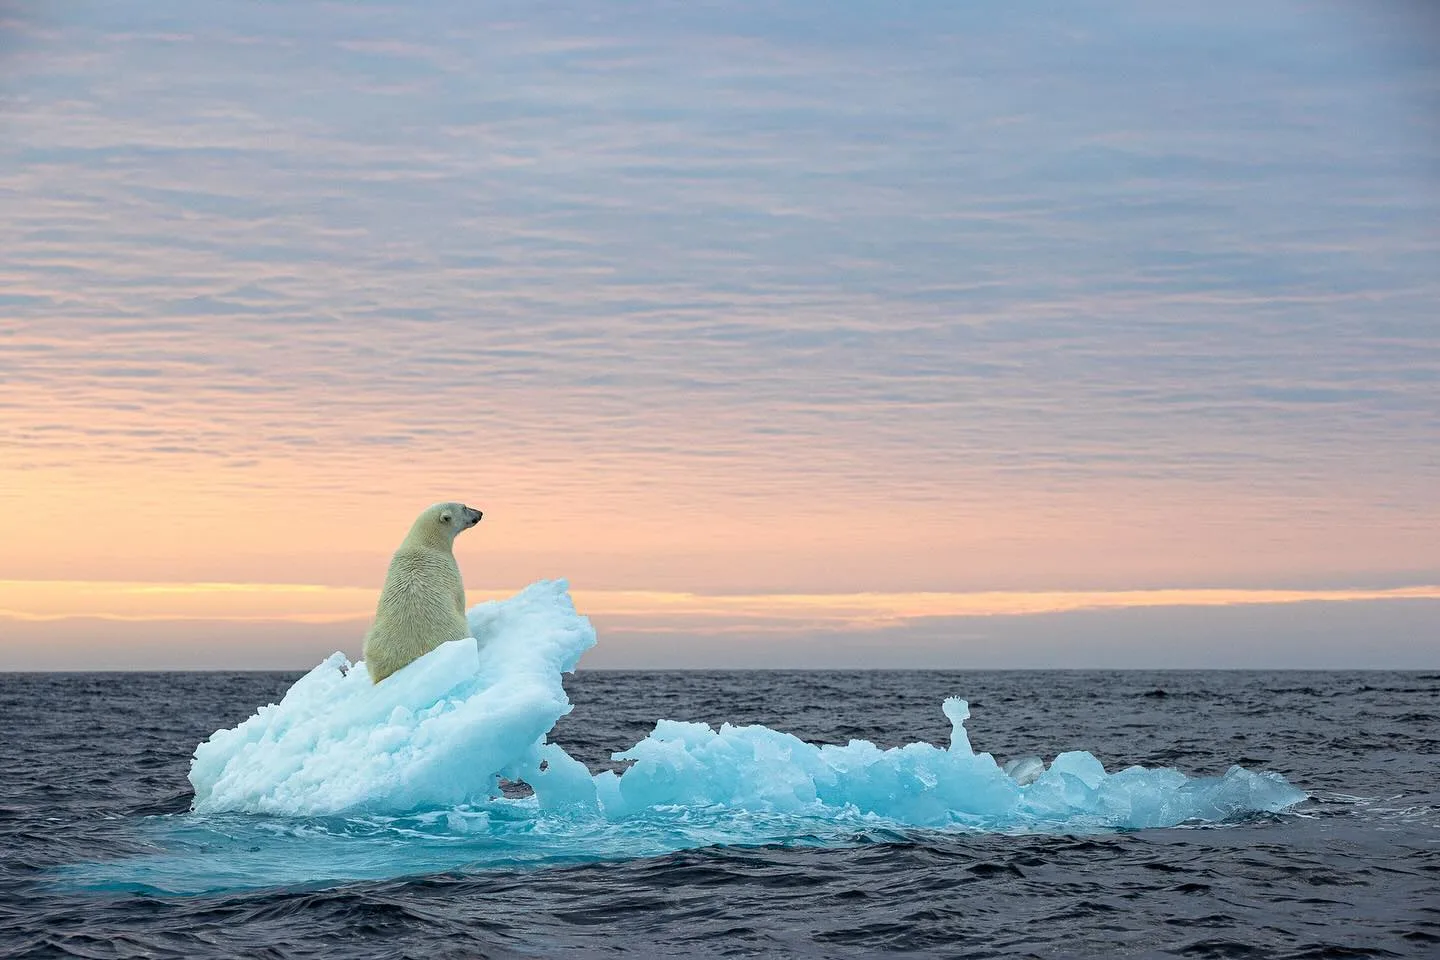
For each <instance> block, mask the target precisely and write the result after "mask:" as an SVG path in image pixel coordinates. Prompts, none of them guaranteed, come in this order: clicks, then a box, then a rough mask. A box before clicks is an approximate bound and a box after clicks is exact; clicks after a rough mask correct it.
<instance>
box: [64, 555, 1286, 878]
mask: <svg viewBox="0 0 1440 960" xmlns="http://www.w3.org/2000/svg"><path fill="white" fill-rule="evenodd" d="M469 624H470V630H471V637H469V638H467V639H464V640H456V641H453V642H451V643H446V644H444V645H442V646H440V647H439V648H437V649H435V650H434V651H432V652H431V653H429V654H427V655H426V656H424V657H422V658H420V659H419V660H417V661H415V662H414V663H412V664H410V665H409V666H407V667H406V668H404V669H403V670H401V671H399V672H398V673H396V674H394V675H393V676H391V677H390V678H388V679H387V680H385V681H384V682H383V683H381V684H378V685H375V684H372V683H371V682H370V679H369V676H368V675H367V673H366V671H365V670H364V669H363V667H362V666H361V665H360V664H355V665H351V664H350V663H349V662H348V661H347V660H346V659H345V657H344V656H343V655H342V654H339V653H336V654H334V655H332V656H331V657H329V658H328V659H326V660H325V661H324V662H323V663H321V664H320V665H319V666H317V667H316V668H315V669H313V670H311V671H310V672H309V673H308V674H306V675H305V676H304V677H302V678H301V679H300V680H298V681H296V683H295V684H294V685H293V686H292V687H291V688H290V690H289V691H288V692H287V693H286V695H285V697H284V698H283V699H282V700H281V701H280V702H279V703H278V704H271V705H269V706H265V707H261V708H260V709H259V710H258V711H256V713H255V715H254V716H252V717H250V718H249V719H248V720H246V721H245V722H243V723H241V724H240V725H239V726H237V727H234V728H233V729H228V730H220V731H218V732H216V733H215V734H214V735H213V736H211V737H210V738H209V739H208V740H207V741H205V742H204V743H202V744H200V745H199V746H198V747H197V748H196V750H195V758H194V761H193V763H192V765H191V770H190V781H191V783H192V785H193V786H194V790H195V800H194V807H193V811H192V812H191V813H190V814H187V815H184V816H179V817H169V818H155V822H154V823H152V824H150V825H149V827H148V829H149V830H150V834H151V835H150V837H149V839H150V841H151V842H152V843H154V844H156V845H157V846H159V847H161V848H162V851H163V852H161V853H158V854H156V855H154V856H149V857H141V858H135V859H132V860H128V861H119V862H112V863H110V864H96V865H91V866H90V867H89V868H83V869H78V870H77V871H74V872H73V873H72V877H71V879H72V880H74V881H78V882H80V883H81V884H82V885H87V886H101V887H111V888H114V887H119V888H140V889H149V890H156V891H164V892H173V893H198V892H204V891H207V890H215V889H225V888H230V887H252V886H270V885H294V884H307V883H313V882H323V881H331V880H344V879H360V878H371V877H381V876H396V875H404V874H416V873H426V872H435V871H439V870H448V869H455V868H460V867H465V868H476V867H486V866H513V865H525V864H547V863H549V864H553V863H573V862H586V861H595V860H602V859H615V858H624V857H642V856H652V855H658V854H662V853H667V852H671V851H674V850H679V849H686V848H693V847H699V846H709V845H716V844H727V845H730V844H760V843H796V844H807V845H808V844H820V845H825V844H836V843H854V842H857V841H863V840H865V839H885V838H893V837H895V836H900V835H904V834H905V833H906V832H907V831H914V830H917V829H924V830H942V831H971V832H973V831H991V832H1011V833H1013V832H1035V831H1043V832H1068V833H1073V832H1089V831H1094V830H1104V829H1127V828H1140V827H1163V826H1175V825H1178V824H1183V823H1198V822H1223V821H1226V820H1232V819H1236V818H1239V817H1244V816H1247V815H1251V814H1256V813H1277V812H1280V811H1283V810H1285V809H1286V808H1288V807H1290V806H1292V805H1294V804H1296V803H1298V802H1299V801H1301V800H1304V799H1305V796H1306V795H1305V794H1304V793H1302V792H1301V791H1300V790H1297V789H1296V788H1295V787H1293V786H1291V785H1290V784H1289V783H1288V782H1286V781H1285V779H1284V778H1283V777H1281V776H1280V775H1278V774H1275V773H1255V772H1251V771H1249V770H1245V769H1243V768H1241V767H1231V768H1230V769H1229V770H1228V771H1226V773H1225V774H1224V775H1223V776H1219V777H1200V778H1190V777H1187V776H1185V775H1184V774H1182V773H1180V772H1179V771H1177V770H1173V769H1168V768H1161V769H1147V768H1143V767H1138V766H1135V767H1128V768H1126V769H1123V770H1118V771H1115V772H1109V771H1106V770H1105V768H1104V766H1103V765H1102V764H1101V762H1100V761H1099V760H1098V759H1096V758H1095V757H1094V756H1092V755H1091V754H1089V753H1084V752H1070V753H1062V754H1060V755H1059V756H1057V757H1055V758H1054V759H1053V760H1052V761H1050V762H1049V763H1048V764H1046V763H1044V762H1043V761H1042V760H1041V759H1040V758H1038V757H1028V758H1024V759H1022V760H1018V761H1012V762H1011V763H1009V764H1006V765H1005V766H1004V767H1002V766H1001V765H999V764H997V763H996V761H995V759H994V758H993V757H992V756H991V755H990V754H988V753H976V752H975V751H974V749H973V748H972V747H971V745H970V741H969V738H968V736H967V735H966V732H965V720H966V719H967V717H968V716H969V707H968V705H967V704H966V702H965V701H964V700H961V699H958V698H951V699H948V700H946V701H945V702H944V704H943V705H942V709H943V710H944V713H945V715H946V717H947V718H948V719H949V721H950V724H951V736H950V743H949V745H948V746H943V747H942V746H936V745H932V744H929V743H911V744H907V745H905V746H903V747H896V748H892V749H881V748H879V747H877V746H875V745H874V744H872V743H869V742H867V741H864V740H852V741H850V742H849V743H848V744H845V745H843V746H839V745H831V744H826V745H816V744H812V743H807V742H805V741H804V740H801V739H799V738H798V737H795V736H793V735H791V734H788V733H784V732H781V731H778V730H771V729H769V728H768V727H763V726H739V727H737V726H732V725H731V724H728V723H726V724H722V725H721V726H720V727H719V728H718V729H717V728H714V727H711V726H709V725H707V724H703V723H687V722H683V721H677V720H661V721H659V722H658V723H657V724H656V726H655V729H654V731H653V732H652V733H651V734H650V735H649V736H648V737H646V738H645V739H643V740H641V741H640V742H639V743H637V744H635V745H634V746H631V747H629V748H628V749H626V750H623V751H621V752H620V753H617V754H615V755H614V759H616V760H626V761H631V762H632V763H631V765H630V767H629V768H628V769H627V770H625V772H624V773H623V774H616V773H614V772H612V771H605V772H602V773H600V774H598V775H592V774H591V772H590V771H589V770H588V769H587V768H586V767H585V766H584V764H582V763H580V762H579V761H577V760H575V759H574V758H572V757H570V756H569V754H567V753H566V752H565V750H564V749H563V747H561V746H560V745H559V744H555V743H551V742H549V741H548V739H547V738H548V735H549V733H550V731H551V729H552V728H553V727H554V725H555V723H556V721H558V720H559V719H560V718H561V717H562V716H564V715H565V714H567V713H568V712H569V711H570V709H571V705H570V702H569V699H568V697H567V696H566V694H565V690H564V687H563V685H562V682H561V678H562V675H563V674H564V673H566V672H568V671H571V670H573V669H574V668H575V666H576V664H577V663H578V662H579V660H580V657H581V655H582V654H583V653H584V652H585V651H586V650H588V649H589V648H590V647H591V646H593V645H594V644H595V632H594V630H593V628H592V627H591V626H590V623H589V621H588V620H586V619H585V618H584V617H582V616H580V615H579V614H577V613H576V611H575V608H574V605H573V604H572V602H571V600H570V597H569V594H568V591H567V587H566V584H565V583H564V582H563V581H540V582H538V583H535V584H532V585H531V586H529V587H527V588H526V589H525V590H523V591H521V592H520V593H519V594H517V595H516V596H514V597H512V598H510V599H508V600H504V601H492V602H489V603H484V604H480V605H478V606H476V607H475V608H473V609H472V610H471V611H470V613H469ZM500 778H505V779H508V780H523V781H525V782H526V783H528V784H530V785H531V786H532V787H533V789H534V795H533V796H530V797H525V798H523V799H511V798H505V797H502V796H501V795H500V789H499V781H500Z"/></svg>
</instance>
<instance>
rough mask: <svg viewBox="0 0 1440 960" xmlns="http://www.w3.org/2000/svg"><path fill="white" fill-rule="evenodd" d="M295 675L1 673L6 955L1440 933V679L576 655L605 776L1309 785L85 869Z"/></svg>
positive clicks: (564, 734)
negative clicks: (641, 836) (946, 817)
mask: <svg viewBox="0 0 1440 960" xmlns="http://www.w3.org/2000/svg"><path fill="white" fill-rule="evenodd" d="M297 676H298V674H279V673H232V674H221V673H171V674H6V675H0V956H5V957H32V956H33V957H46V956H80V957H210V956H214V957H222V956H223V957H230V956H244V957H277V958H278V957H417V958H426V960H441V958H448V957H481V956H500V957H510V956H518V957H549V956H592V955H609V954H615V955H622V954H624V955H630V956H642V957H643V956H656V955H698V956H744V955H755V954H762V955H777V956H791V955H793V956H807V957H828V956H873V955H878V954H887V953H892V952H902V951H908V952H913V953H917V954H920V955H934V956H965V957H985V956H1042V957H1043V956H1179V957H1314V958H1343V957H1383V956H1440V776H1437V765H1440V763H1437V761H1440V675H1436V674H1420V673H1298V672H1284V673H1232V672H1183V673H1165V672H1162V673H1155V672H1119V673H1114V672H1095V673H1090V672H995V673H988V672H987V673H971V672H965V673H925V672H874V673H858V672H857V673H811V672H759V673H751V672H734V673H708V672H707V673H607V672H590V673H581V674H579V675H577V676H574V677H567V678H566V687H567V689H568V690H569V691H570V695H571V699H572V700H574V702H575V704H576V708H575V711H574V713H572V714H571V715H570V716H568V717H566V718H565V719H564V720H562V721H561V723H560V725H559V726H558V727H557V728H556V730H555V732H554V734H553V736H552V739H553V740H555V741H556V742H558V743H560V744H562V745H564V746H565V747H566V748H567V749H568V750H569V751H570V753H571V754H572V755H574V756H575V757H576V758H577V759H580V760H583V761H585V762H586V763H587V764H589V765H590V766H591V768H592V769H594V770H599V769H601V768H604V767H607V766H613V764H612V763H611V761H610V759H609V757H610V754H611V753H612V752H613V751H616V750H620V749H623V748H625V747H628V746H630V745H631V744H633V743H635V742H636V741H637V740H639V739H640V738H642V737H644V736H645V735H646V734H647V733H649V732H650V729H651V727H652V726H653V725H654V722H655V720H656V719H657V718H660V717H666V718H671V719H684V720H703V721H708V722H711V723H717V724H718V723H719V722H721V721H727V720H728V721H730V722H731V723H736V724H741V723H763V724H766V725H768V726H771V727H774V728H776V729H780V730H787V731H790V732H792V733H795V734H796V735H798V736H800V737H802V738H804V739H807V740H811V741H815V742H828V743H843V742H845V741H847V740H849V739H851V738H865V739H870V740H873V741H875V742H876V743H878V744H880V745H881V746H893V745H898V744H902V743H906V742H910V741H913V740H928V741H931V742H935V743H945V742H946V741H947V739H948V736H949V724H948V723H947V721H946V720H945V718H944V717H943V716H942V715H941V713H940V710H939V704H940V701H941V700H942V699H943V698H944V697H946V696H950V695H958V696H963V697H966V698H968V699H969V700H970V702H971V708H972V711H973V716H972V719H971V720H970V722H969V723H968V725H967V726H968V729H969V731H970V736H971V739H972V741H973V743H974V744H975V747H976V749H977V750H984V751H988V752H991V753H993V754H995V755H996V756H997V757H998V758H1001V759H1004V758H1007V757H1014V756H1023V755H1027V754H1041V755H1044V756H1046V757H1052V756H1054V755H1055V754H1056V753H1058V752H1060V751H1063V750H1071V749H1083V750H1088V751H1090V752H1092V753H1094V754H1095V755H1096V756H1098V757H1099V758H1100V759H1101V760H1103V761H1104V762H1105V764H1106V766H1107V768H1110V769H1115V768H1116V767H1120V766H1125V765H1128V764H1132V763H1138V764H1144V765H1147V766H1174V767H1177V768H1179V769H1180V770H1182V771H1184V772H1186V773H1189V774H1218V773H1221V772H1223V771H1224V770H1225V768H1226V767H1228V766H1229V765H1230V764H1232V763H1239V764H1242V765H1244V766H1247V767H1250V768H1251V769H1266V770H1275V771H1278V772H1280V773H1282V774H1284V776H1285V777H1286V778H1288V779H1289V780H1290V782H1291V783H1293V784H1295V785H1296V786H1298V787H1300V788H1301V789H1302V790H1305V791H1306V792H1308V793H1309V794H1310V795H1311V797H1312V799H1311V800H1309V801H1307V802H1305V803H1303V804H1301V805H1300V806H1299V807H1296V808H1294V810H1293V812H1290V813H1286V814H1280V815H1272V816H1264V817H1257V818H1252V819H1249V820H1246V821H1243V822H1238V823H1230V824H1224V825H1219V826H1207V827H1195V828H1174V829H1163V830H1160V829H1157V830H1141V831H1135V832H1128V833H1106V834H1099V835H1094V834H1092V835H1088V836H1035V835H1027V836H1014V835H994V834H990V835H981V834H953V833H949V834H940V833H933V832H926V831H918V830H917V831H908V832H904V833H890V832H877V833H871V834H865V835H857V836H856V837H855V842H854V844H853V845H852V846H846V847H842V848H838V849H836V848H823V849H821V848H807V847H804V846H792V845H774V846H767V847H759V848H706V849H699V850H691V851H684V852H680V853H674V854H669V855H666V856H661V857H653V858H646V859H635V860H626V861H610V862H603V863H592V864H587V865H573V866H552V867H547V868H539V869H536V868H529V869H516V868H487V869H475V868H471V869H468V870H467V869H466V868H465V867H463V866H460V865H457V866H456V867H455V868H453V869H447V870H446V871H445V872H443V873H437V874H430V875H419V876H414V875H412V876H404V877H395V878H393V879H386V880H369V881H364V882H346V883H316V884H307V885H304V886H301V887H290V888H268V889H258V890H256V889H248V890H236V891H232V892H223V893H210V894H206V895H201V896H189V897H175V896H163V895H157V894H154V893H137V892H124V891H108V892H107V891H104V890H84V889H77V888H75V887H74V886H73V885H67V884H65V883H63V882H60V880H59V879H57V878H62V877H63V876H64V875H65V874H66V871H67V870H71V871H73V870H74V869H76V865H85V864H95V863H97V862H100V863H103V862H105V861H120V862H123V861H124V860H125V858H127V857H134V856H136V855H140V854H145V853H149V852H153V839H152V837H151V833H150V828H151V827H152V826H153V825H154V824H157V823H183V822H184V817H185V811H186V810H187V809H188V807H189V804H190V799H191V797H190V791H189V783H188V782H187V780H186V772H187V770H188V765H189V759H190V754H191V751H192V750H193V749H194V747H195V745H196V744H197V743H198V742H200V741H201V740H203V739H204V738H206V737H207V736H209V735H210V734H211V733H212V732H213V731H215V730H216V729H218V728H221V727H228V726H233V725H234V724H235V723H237V722H239V721H240V720H243V719H244V718H245V717H247V716H249V715H250V714H251V713H252V712H253V711H254V709H255V708H256V706H258V705H261V704H264V703H268V702H271V701H274V700H278V699H279V698H280V696H281V695H282V694H283V693H284V692H285V690H286V688H287V687H288V686H289V684H290V683H291V682H293V681H294V680H295V679H296V677H297Z"/></svg>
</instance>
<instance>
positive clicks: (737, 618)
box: [0, 580, 1440, 630]
mask: <svg viewBox="0 0 1440 960" xmlns="http://www.w3.org/2000/svg"><path fill="white" fill-rule="evenodd" d="M377 593H378V591H376V590H374V589H370V588H361V587H328V586H317V585H310V584H282V583H142V582H122V581H80V580H0V618H8V619H12V620H27V621H51V620H70V619H79V618H89V619H102V620H126V621H152V620H155V621H158V620H219V621H231V622H250V621H255V622H266V621H281V622H290V623H343V622H348V621H363V620H367V619H368V618H369V617H370V616H371V615H372V614H373V613H374V610H375V600H376V596H377ZM508 593H509V591H505V590H472V591H471V593H470V600H471V602H472V603H473V602H477V601H479V600H482V599H488V598H492V597H502V596H506V595H507V594H508ZM574 596H575V604H576V606H577V607H578V608H579V609H580V611H581V612H582V613H585V614H588V615H591V616H597V617H603V618H608V619H616V620H623V621H625V622H626V623H627V625H633V627H635V628H643V627H645V626H650V627H651V628H654V629H662V628H663V629H670V628H678V627H685V626H700V625H707V624H708V625H716V626H718V625H724V624H729V625H733V626H748V627H749V628H752V629H757V630H763V629H766V628H769V629H775V628H794V627H797V626H801V625H805V626H815V627H830V628H846V627H866V626H877V625H886V624H894V623H898V622H903V621H907V620H916V619H923V618H931V617H990V616H1025V615H1033V614H1045V613H1065V612H1069V611H1076V610H1112V609H1129V608H1140V607H1182V606H1188V607H1197V606H1199V607H1228V606H1238V605H1250V604H1285V603H1307V602H1351V601H1362V600H1440V586H1434V585H1431V586H1411V587H1395V588H1388V589H1370V590H1367V589H1337V590H1247V589H1223V588H1208V589H1163V590H1116V591H985V592H975V593H958V592H957V593H940V592H931V593H846V594H727V595H707V594H697V593H674V592H663V591H646V590H593V591H587V590H581V591H577V592H576V593H575V595H574Z"/></svg>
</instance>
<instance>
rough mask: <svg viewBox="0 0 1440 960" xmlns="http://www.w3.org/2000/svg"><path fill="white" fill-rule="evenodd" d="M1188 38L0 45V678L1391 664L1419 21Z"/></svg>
mask: <svg viewBox="0 0 1440 960" xmlns="http://www.w3.org/2000/svg"><path fill="white" fill-rule="evenodd" d="M1201 6H1203V9H1202V8H1201ZM1201 6H1197V5H1193V4H1186V5H1179V4H1151V3H1143V2H1138V0H1137V2H1133V3H1129V2H1107V3H1091V2H1066V3H1018V4H1004V5H982V4H959V3H940V2H900V3H886V4H880V3H858V2H843V3H824V4H820V3H805V2H794V3H789V2H787V3H781V4H776V3H753V4H752V3H733V2H722V3H714V4H694V3H651V2H637V3H632V4H583V3H582V4H549V3H523V4H522V3H515V4H495V3H483V2H482V3H471V2H465V3H460V2H455V3H450V2H439V0H420V2H417V3H414V4H407V5H386V4H383V3H354V4H334V3H307V2H287V3H257V2H251V0H246V2H215V3H206V4H195V3H189V2H186V3H178V2H156V3H149V4H136V5H113V4H99V3H87V2H79V3H74V4H64V5H57V4H39V3H26V2H21V3H20V4H18V5H8V6H7V7H5V8H4V10H3V12H0V669H83V668H97V669H98V668H106V669H112V668H127V667H130V668H171V667H173V668H227V669H228V668H270V667H274V668H287V669H295V668H302V667H307V666H310V665H312V664H313V663H315V662H316V661H317V660H318V659H319V658H320V657H322V656H324V655H325V654H327V653H328V652H330V651H331V650H334V649H342V650H346V651H347V652H348V653H349V654H350V655H351V656H358V655H359V647H360V642H361V639H362V638H363V635H364V632H365V629H366V626H367V620H368V618H369V616H370V613H371V612H372V611H373V603H374V598H375V596H376V593H377V592H378V588H379V586H380V584H381V582H382V581H383V577H384V570H385V565H386V563H387V561H388V557H389V554H390V552H391V551H392V550H393V549H394V548H395V546H396V545H397V544H398V542H399V540H400V539H401V538H402V537H403V535H404V533H405V531H406V529H407V528H408V526H409V523H410V521H411V520H412V518H413V517H414V516H415V515H416V514H417V513H418V512H419V511H420V510H421V509H422V508H423V507H425V506H426V505H427V504H429V503H431V502H434V501H437V500H448V499H458V500H463V501H466V502H468V503H470V504H472V505H474V506H478V507H480V508H482V509H483V510H484V511H485V515H486V518H485V521H484V522H483V523H482V524H481V526H480V527H479V528H477V529H476V530H475V531H473V532H470V533H467V534H465V535H464V536H463V537H462V538H461V539H460V540H459V541H458V542H457V550H456V553H457V557H458V559H459V562H460V565H461V569H462V571H463V573H464V576H465V579H466V583H467V586H468V589H469V591H470V596H471V598H472V600H479V599H483V598H487V597H499V596H504V595H506V594H507V593H509V592H512V591H513V590H515V589H518V588H519V587H521V586H523V585H524V584H526V583H528V582H530V581H532V580H534V579H537V578H542V577H545V578H567V579H568V580H569V581H570V583H571V585H572V588H573V589H574V592H575V598H576V603H577V606H578V607H579V609H580V610H581V612H582V613H588V614H589V615H591V616H592V619H593V620H594V621H595V623H596V625H597V627H598V628H599V631H600V638H601V639H600V644H599V646H598V647H597V648H596V649H595V650H594V651H592V652H591V653H590V654H588V655H587V658H586V661H585V664H584V665H585V666H595V667H606V666H610V667H632V668H643V667H684V666H705V667H725V666H733V667H748V666H757V667H758V666H785V667H816V668H821V667H883V666H907V667H919V668H942V667H943V668H966V667H977V668H979V667H985V668H990V667H1124V666H1137V667H1171V666H1174V667H1302V668H1303V667H1345V668H1354V667H1376V668H1385V667H1398V668H1425V669H1430V668H1436V667H1440V535H1437V532H1440V310H1437V306H1440V296H1437V294H1440V17H1436V16H1435V15H1433V14H1430V13H1427V12H1426V8H1425V7H1424V6H1423V5H1421V4H1406V3H1402V2H1379V3H1359V2H1353V3H1339V2H1335V3H1313V2H1305V3H1298V2H1297V3H1284V2H1274V0H1265V2H1260V3H1245V4H1239V3H1226V2H1222V3H1216V4H1205V5H1201Z"/></svg>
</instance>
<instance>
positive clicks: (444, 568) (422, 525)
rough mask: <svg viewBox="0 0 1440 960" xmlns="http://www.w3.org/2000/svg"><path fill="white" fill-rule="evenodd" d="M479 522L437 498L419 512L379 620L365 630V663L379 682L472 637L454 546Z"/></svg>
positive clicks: (397, 558) (398, 555)
mask: <svg viewBox="0 0 1440 960" xmlns="http://www.w3.org/2000/svg"><path fill="white" fill-rule="evenodd" d="M479 522H480V511H479V510H473V509H471V508H470V507H467V506H465V505H464V504H463V503H437V504H435V505H434V506H433V507H431V508H429V509H428V510H426V511H425V512H424V513H422V514H420V516H419V518H418V519H417V520H416V521H415V525H414V526H412V527H411V528H410V533H409V535H408V536H406V537H405V541H404V542H403V543H401V544H400V549H398V550H396V551H395V555H394V556H393V557H391V558H390V571H389V572H388V573H387V574H386V575H385V589H383V590H382V591H380V604H379V607H378V608H377V609H376V611H375V624H374V625H373V626H372V627H371V628H370V632H369V633H368V634H366V635H365V667H366V669H368V670H369V671H370V679H371V680H373V681H374V682H375V683H379V682H380V681H381V680H384V679H385V678H386V677H388V676H390V674H392V673H394V672H395V671H396V670H399V669H400V668H401V667H403V666H405V665H406V664H408V663H410V662H411V661H413V660H415V659H417V658H419V657H422V656H424V655H425V654H427V653H429V652H430V651H431V650H434V649H435V648H436V647H438V646H440V644H442V643H447V642H449V641H451V640H459V639H461V638H462V637H465V636H468V635H469V633H470V628H469V626H468V625H467V624H466V622H465V585H464V584H463V583H462V582H461V580H460V567H459V566H458V565H457V564H456V563H455V553H454V551H453V549H452V547H453V546H454V543H455V537H456V535H457V534H459V533H461V532H462V531H465V530H468V529H470V528H471V527H473V526H474V525H475V524H477V523H479Z"/></svg>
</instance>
